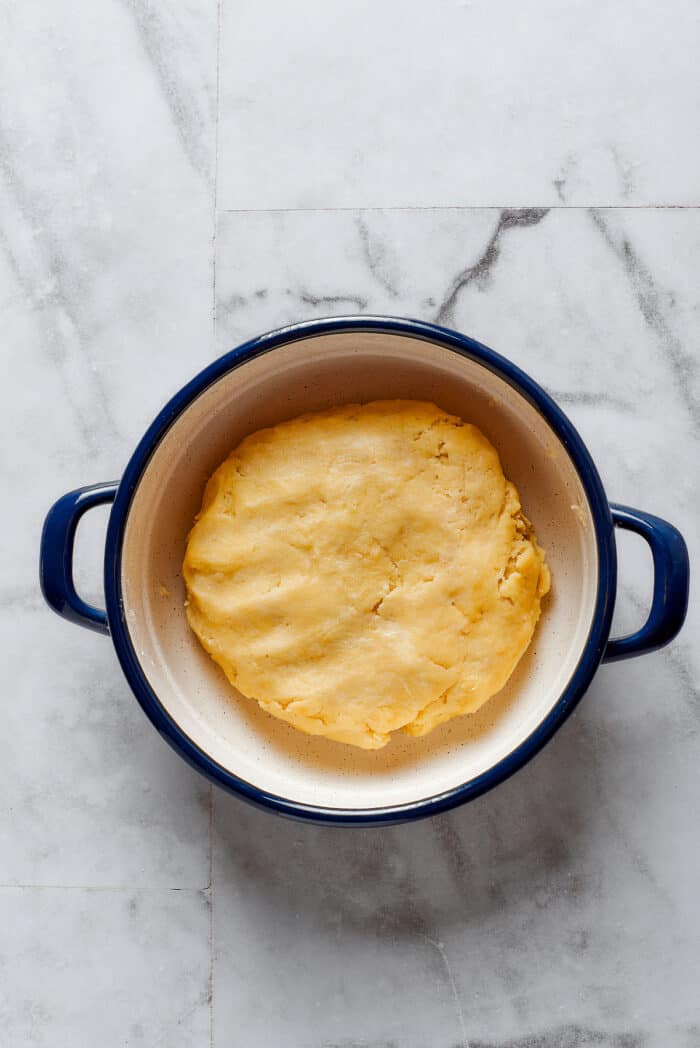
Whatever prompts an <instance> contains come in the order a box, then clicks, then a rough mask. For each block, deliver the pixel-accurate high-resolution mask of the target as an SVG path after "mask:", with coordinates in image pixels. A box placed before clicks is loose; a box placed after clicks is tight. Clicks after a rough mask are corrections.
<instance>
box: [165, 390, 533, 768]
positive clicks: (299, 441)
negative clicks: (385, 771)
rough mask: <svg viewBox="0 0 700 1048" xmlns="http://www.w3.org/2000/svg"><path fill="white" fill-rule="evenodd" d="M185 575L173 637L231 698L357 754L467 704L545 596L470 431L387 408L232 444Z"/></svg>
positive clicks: (510, 495) (470, 706)
mask: <svg viewBox="0 0 700 1048" xmlns="http://www.w3.org/2000/svg"><path fill="white" fill-rule="evenodd" d="M184 577H185V583H186V586H187V594H188V601H187V618H188V621H189V624H190V626H191V627H192V629H193V630H194V632H195V633H196V635H197V637H198V638H199V640H200V642H201V643H202V645H203V646H204V648H205V649H206V650H207V651H208V652H209V654H210V655H211V657H212V658H213V659H214V661H215V662H217V663H218V664H219V666H220V667H221V668H222V669H223V671H224V673H225V674H226V676H227V677H228V679H229V681H230V682H231V684H233V685H235V687H236V688H237V689H238V691H239V692H242V693H243V695H245V696H249V697H250V698H251V699H255V700H256V701H257V702H259V704H260V705H261V706H262V707H263V709H265V710H267V711H268V712H269V713H271V714H272V715H273V716H275V717H279V718H280V719H281V720H284V721H287V722H288V723H289V724H291V725H293V726H294V727H295V728H299V729H300V730H301V731H304V732H308V733H309V734H311V735H324V736H326V737H327V738H329V739H335V740H337V741H339V742H343V743H350V744H352V745H353V746H360V747H362V748H363V749H378V748H380V747H382V746H384V745H386V743H387V742H388V741H389V739H390V737H391V732H392V731H396V730H397V729H399V728H401V729H402V730H403V731H405V732H408V733H409V734H410V735H423V734H425V733H426V732H428V731H430V730H431V729H433V728H434V727H436V725H438V724H441V723H442V722H443V721H446V720H449V719H450V718H452V717H456V716H458V715H459V714H464V713H471V712H473V711H474V710H477V709H478V708H479V707H480V706H481V705H483V703H485V702H486V701H487V699H489V698H490V697H491V696H492V695H494V694H495V693H496V692H497V691H499V690H500V689H501V688H502V687H503V685H504V684H505V683H506V681H507V680H508V678H509V677H510V675H511V673H512V672H513V670H514V668H515V666H516V665H517V663H518V660H519V659H520V657H521V656H522V654H523V652H524V651H525V649H526V648H527V646H528V644H529V643H530V640H531V638H532V634H533V631H534V629H535V625H536V623H537V620H538V618H539V616H540V601H541V598H542V597H543V596H544V595H545V594H546V593H547V591H548V590H549V586H550V576H549V570H548V568H547V565H546V563H545V558H544V553H543V551H542V550H541V549H540V547H539V546H538V544H537V541H536V539H535V536H534V534H533V529H532V525H531V524H530V522H529V521H528V520H527V518H526V517H525V516H524V514H523V512H522V509H521V506H520V499H519V497H518V492H517V491H516V489H515V487H514V485H513V484H511V483H510V482H509V481H508V480H506V478H505V477H504V475H503V470H502V469H501V464H500V461H499V458H498V454H497V453H496V451H495V449H494V448H493V447H492V445H491V444H490V443H489V441H488V440H487V439H486V437H485V436H484V435H483V433H481V431H480V430H479V429H477V428H476V426H472V425H468V424H467V423H464V422H462V421H461V419H458V418H455V417H454V416H453V415H448V414H446V413H445V412H444V411H441V410H440V408H438V407H436V406H435V405H434V404H428V403H420V402H415V401H401V400H389V401H376V402H374V403H371V404H364V405H358V404H348V405H344V406H343V407H337V408H332V409H330V410H328V411H321V412H317V413H314V414H308V415H303V416H301V417H300V418H296V419H294V420H293V421H291V422H283V423H280V424H279V425H277V426H273V427H272V428H270V429H263V430H260V431H259V432H258V433H254V434H253V435H252V436H249V437H247V438H246V439H245V440H244V441H243V442H242V443H241V444H240V445H239V447H238V448H236V450H235V451H234V452H233V453H232V454H231V455H230V456H229V458H227V459H226V461H225V462H224V463H223V464H222V465H221V466H220V467H219V468H218V469H217V470H216V472H215V473H214V475H213V476H212V477H211V479H210V480H209V483H208V484H207V487H206V491H205V494H204V502H203V504H202V509H201V511H200V512H199V514H198V515H197V517H196V520H195V524H194V527H193V528H192V531H191V533H190V535H189V538H188V542H187V552H186V555H185V562H184Z"/></svg>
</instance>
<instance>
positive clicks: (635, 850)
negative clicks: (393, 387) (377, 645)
mask: <svg viewBox="0 0 700 1048" xmlns="http://www.w3.org/2000/svg"><path fill="white" fill-rule="evenodd" d="M0 14H1V17H2V22H3V25H4V32H3V46H2V61H0V233H1V237H2V239H1V241H0V246H1V247H2V250H1V251H0V303H1V306H2V311H1V316H2V353H3V357H4V366H3V374H4V376H5V377H4V380H3V383H2V387H1V388H0V397H1V398H2V411H1V414H0V418H1V420H2V423H1V424H2V443H1V445H0V447H1V448H2V454H1V455H0V475H1V476H2V482H3V491H4V493H5V494H4V514H3V524H2V550H3V565H4V567H3V573H2V583H1V586H0V617H1V620H2V636H3V649H4V652H5V656H4V658H5V667H6V668H5V676H4V679H5V686H4V689H3V704H2V709H3V730H2V739H3V747H2V760H1V761H0V1030H2V1033H1V1034H0V1042H2V1044H3V1045H7V1046H8V1048H23V1046H25V1045H26V1046H29V1045H40V1046H50V1048H76V1046H87V1048H93V1046H95V1048H97V1046H99V1048H117V1046H129V1048H132V1046H134V1048H137V1046H138V1048H141V1046H144V1048H157V1046H161V1048H205V1046H208V1048H211V1046H213V1048H457V1046H459V1048H467V1046H468V1048H583V1046H585V1048H587V1046H602V1048H656V1046H659V1048H698V1045H700V991H699V990H698V986H699V984H700V897H699V888H698V886H699V885H700V836H699V834H698V819H697V813H698V811H699V810H700V690H699V686H698V674H699V673H700V655H699V654H698V651H697V648H696V644H695V641H696V638H697V635H698V633H697V631H698V626H699V625H700V616H699V615H698V610H697V604H696V602H695V600H694V598H692V597H691V609H690V615H689V620H688V624H687V626H686V629H685V631H684V633H683V635H682V636H681V638H679V640H678V642H676V643H675V644H674V645H673V646H672V647H670V648H668V649H666V650H665V651H663V652H661V653H658V654H655V655H651V656H648V657H646V658H643V659H638V660H635V661H630V662H627V663H622V664H618V665H615V666H606V667H604V668H602V669H601V670H600V672H599V673H598V675H597V677H596V679H595V682H594V684H593V687H592V688H591V690H590V692H589V694H588V695H587V697H586V698H585V700H584V701H583V703H582V704H581V706H580V707H579V709H578V711H577V712H576V714H575V715H574V716H573V717H572V718H571V719H570V720H569V721H568V722H567V723H566V725H565V726H564V727H563V728H562V730H561V731H560V732H559V733H558V734H557V736H556V737H555V738H554V739H553V740H552V742H551V743H550V744H549V745H548V746H547V747H546V748H545V750H544V751H543V752H542V753H541V755H540V756H539V757H538V758H537V759H536V760H535V761H534V762H532V763H531V764H530V765H529V766H528V767H527V768H525V769H524V770H523V771H522V772H520V773H519V774H518V775H516V776H515V777H514V778H512V779H510V780H509V781H508V782H507V783H505V784H504V785H502V786H500V787H499V788H497V789H496V790H495V791H494V792H492V793H490V794H489V795H487V796H486V797H483V798H481V799H480V800H478V801H477V802H475V803H473V804H471V805H469V806H467V807H465V808H462V809H460V810H458V811H455V812H454V813H452V814H449V815H445V816H442V817H440V818H436V819H433V820H430V821H426V822H423V823H420V824H415V825H408V826H404V827H401V828H398V829H383V830H367V831H364V830H360V831H357V830H353V831H348V830H337V829H319V828H314V827H310V826H305V825H297V824H293V823H291V822H285V821H283V820H281V819H276V818H274V817H272V816H271V815H269V814H263V813H260V812H257V811H255V810H253V809H250V808H248V807H246V806H244V805H242V804H241V803H238V802H236V801H235V800H234V799H232V798H229V797H227V796H224V795H223V794H221V793H220V792H214V791H211V790H210V788H209V786H208V785H207V784H206V783H205V782H204V780H203V779H201V778H199V777H198V776H197V775H196V774H195V773H194V772H192V771H191V770H190V769H189V768H188V767H186V766H185V764H184V763H183V762H182V761H181V760H180V759H179V758H178V757H177V756H175V755H174V754H173V753H172V752H171V751H170V750H169V748H168V747H167V746H166V745H165V744H164V743H163V742H162V741H161V740H160V738H159V737H158V736H157V734H156V733H155V732H154V731H153V729H152V728H151V727H150V725H149V724H148V723H147V721H146V719H145V718H144V716H143V714H142V713H141V711H140V709H139V708H138V706H137V704H136V702H135V701H134V700H133V698H132V696H131V694H130V692H129V689H128V687H127V685H126V683H125V681H124V679H123V677H122V675H121V672H120V670H119V668H118V665H117V662H116V658H115V655H114V652H113V649H112V646H111V645H110V643H109V641H108V640H106V639H105V638H102V637H99V636H97V635H95V634H90V633H88V632H85V631H82V630H80V629H77V628H75V627H71V626H70V625H68V624H67V623H65V622H62V621H61V620H59V619H58V618H57V617H56V616H53V615H51V613H50V612H49V611H48V610H47V609H46V608H45V606H44V605H43V602H42V600H41V597H40V594H39V592H38V586H37V579H36V574H37V570H36V564H37V551H38V541H39V533H40V529H41V524H42V520H43V515H44V513H45V511H46V509H47V507H48V505H49V503H50V502H51V501H52V500H53V499H54V497H56V496H57V495H59V494H61V493H62V492H63V491H65V490H68V489H70V488H72V487H75V486H78V485H80V484H84V483H90V482H94V481H100V480H105V479H112V478H114V477H118V476H119V474H120V472H121V470H122V468H123V466H124V464H125V462H126V460H127V458H128V456H129V454H130V452H131V450H132V449H133V447H134V445H135V443H136V441H137V440H138V438H139V437H140V436H141V434H142V433H143V431H144V429H145V427H146V425H147V424H148V422H149V421H150V420H151V418H152V417H153V415H154V414H155V412H156V411H157V409H158V408H159V407H160V406H161V405H162V404H163V402H164V401H165V399H166V398H167V397H168V396H169V395H170V394H171V393H172V392H174V391H175V390H176V389H177V388H178V387H179V386H180V385H181V384H182V383H183V381H184V380H186V379H187V378H188V377H190V376H191V375H192V374H193V373H194V372H195V371H197V370H198V369H199V368H200V367H201V366H202V365H203V364H204V363H205V362H207V361H208V360H210V359H211V358H212V357H213V356H214V355H216V353H217V352H218V351H221V350H223V349H225V348H229V347H230V346H232V345H235V344H236V343H237V342H239V341H240V340H242V339H243V338H244V337H246V336H248V335H252V334H256V333H261V332H264V331H266V330H269V329H270V328H273V327H275V326H277V325H279V324H281V323H284V322H287V321H290V320H298V319H304V318H308V317H313V316H320V315H328V314H335V313H348V312H364V311H372V312H384V313H392V314H402V315H409V316H416V317H421V318H424V319H435V318H437V319H439V320H441V321H442V322H443V323H445V324H447V325H451V326H453V327H455V328H457V329H458V330H461V331H465V332H467V333H468V334H471V335H473V336H475V337H477V338H479V339H481V340H482V341H484V342H486V343H487V344H488V345H491V346H493V347H494V348H495V349H497V350H499V351H500V352H502V353H504V354H506V355H507V356H510V357H511V358H512V359H513V360H515V361H516V362H517V363H518V364H520V365H521V366H523V367H524V368H525V369H527V370H529V371H530V372H531V373H532V374H533V376H534V377H535V378H537V379H538V380H539V381H540V382H542V383H543V384H544V385H545V386H546V387H547V388H549V389H550V390H551V391H553V392H554V393H555V395H556V396H557V398H558V399H559V401H560V403H561V404H562V405H563V406H564V407H565V409H566V410H567V411H569V413H570V415H571V417H572V418H573V419H574V421H575V423H576V425H577V426H578V427H579V429H580V431H581V433H582V435H583V437H584V439H585V440H586V441H587V443H588V445H589V447H590V449H591V451H592V452H593V454H594V456H595V458H596V460H597V462H598V464H599V467H600V470H601V472H602V475H603V479H604V482H605V484H606V488H607V490H608V493H609V495H610V496H611V498H614V499H615V500H617V501H627V502H630V503H632V504H637V505H640V506H641V507H642V508H644V509H648V510H651V511H653V512H656V513H659V514H660V515H662V516H667V517H668V518H669V519H671V520H673V521H674V522H675V523H677V524H678V525H679V526H680V527H681V528H682V529H683V530H684V532H685V534H686V537H687V539H688V542H689V545H690V548H691V556H697V555H698V553H700V525H699V523H698V520H699V512H698V511H699V510H700V498H699V492H698V468H697V462H698V455H700V368H699V367H698V363H699V360H700V352H699V337H700V336H699V332H700V281H699V279H698V274H699V273H700V210H698V204H700V142H699V140H698V133H697V119H698V112H699V111H700V78H698V75H697V61H698V57H697V56H698V53H700V6H698V4H697V2H696V0H669V2H668V3H666V4H651V3H641V2H638V0H637V2H635V0H619V2H618V3H616V4H607V3H602V2H595V0H594V2H593V3H590V2H589V3H582V2H581V3H579V2H573V3H565V4H562V3H558V2H555V0H537V2H535V0H524V2H519V3H518V2H516V0H435V2H434V3H431V4H425V3H418V2H417V0H411V2H409V3H406V2H405V0H403V2H400V0H378V2H374V3H372V2H370V0H355V2H353V3H350V2H348V0H346V2H341V0H299V2H298V3H296V4H289V3H284V2H283V0H266V2H265V3H261V4H253V3H248V4H243V3H235V2H234V0H220V2H219V3H218V4H217V0H180V2H179V3H174V4H162V3H157V2H156V0H90V2H88V0H72V2H70V3H69V2H67V0H57V2H55V3H36V2H33V0H29V2H26V3H23V4H20V3H16V2H13V0H3V2H0ZM105 519H106V514H104V513H100V512H95V513H94V514H91V515H90V516H89V518H88V520H87V521H86V523H85V525H84V526H81V529H80V534H79V543H78V545H79V577H80V581H81V586H82V588H83V590H84V592H85V593H86V594H87V595H88V596H92V597H93V598H94V599H96V600H99V577H100V550H101V545H102V541H103V531H104V522H105ZM640 545H641V544H640V543H639V542H638V541H635V540H634V539H630V540H629V541H622V542H621V543H620V546H621V560H622V579H621V596H620V600H619V603H618V609H617V611H616V621H617V624H618V626H619V627H620V628H622V627H625V626H630V625H632V624H634V623H635V622H636V621H638V620H639V619H640V618H641V616H642V614H643V609H644V606H645V605H646V603H647V602H648V597H649V588H650V569H649V564H648V562H647V561H648V558H647V555H646V553H645V552H644V550H642V549H641V548H640Z"/></svg>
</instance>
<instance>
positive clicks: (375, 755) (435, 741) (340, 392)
mask: <svg viewBox="0 0 700 1048" xmlns="http://www.w3.org/2000/svg"><path fill="white" fill-rule="evenodd" d="M380 398H409V399H416V400H432V401H434V402H435V403H436V404H438V405H439V406H440V407H442V408H444V409H446V410H447V411H450V412H453V413H454V414H456V415H459V416H461V417H462V418H463V419H465V420H467V421H469V422H473V423H475V424H476V425H477V426H479V427H480V428H481V429H482V430H483V431H484V433H485V434H486V435H487V436H488V437H489V439H490V440H491V441H492V443H493V444H494V445H495V447H496V448H497V449H498V451H499V453H500V456H501V460H502V463H503V468H504V471H505V473H506V475H507V476H508V477H509V478H510V479H512V480H513V481H514V482H515V484H516V485H517V487H518V490H519V492H520V495H521V498H522V502H523V505H524V508H525V511H526V513H527V515H528V516H529V517H530V518H531V519H532V521H533V522H534V524H535V528H536V532H537V536H538V539H539V541H540V543H541V544H542V546H543V547H544V548H545V550H546V552H547V557H548V561H549V564H550V566H551V570H552V578H553V587H552V593H551V595H550V597H549V598H548V599H547V601H546V606H545V611H544V613H543V616H542V618H541V620H540V623H539V625H538V628H537V631H536V633H535V637H534V640H533V643H532V645H531V648H530V650H529V651H528V653H527V654H526V655H525V657H524V658H523V659H522V661H521V663H520V665H519V666H518V668H517V670H516V672H515V673H514V675H513V677H512V678H511V680H510V681H509V683H508V685H507V686H506V688H505V689H504V690H503V691H502V692H501V693H500V694H499V695H498V696H496V697H495V698H493V699H492V700H491V701H490V702H488V703H487V704H486V705H485V706H484V707H483V708H482V709H481V710H480V711H479V712H478V713H477V714H475V715H472V716H466V717H461V718H458V719H456V720H454V721H452V722H450V723H448V724H446V725H443V726H442V727H440V728H438V729H437V730H436V731H434V732H433V733H432V734H430V735H427V736H425V737H423V738H420V739H414V738H410V737H409V736H406V735H404V734H402V733H397V734H396V735H395V737H394V738H393V739H392V742H391V743H390V744H389V745H388V746H387V747H386V748H385V749H382V750H378V751H371V752H365V751H361V750H358V749H355V748H353V747H349V746H343V745H341V744H339V743H334V742H329V741H327V740H324V739H320V738H312V737H310V736H307V735H303V734H302V733H301V732H298V731H296V730H295V729H294V728H291V727H289V726H287V725H286V724H283V723H282V722H281V721H278V720H275V719H274V718H273V717H271V716H270V715H268V714H266V713H263V712H262V711H261V710H260V708H259V707H258V705H257V703H255V702H254V701H252V700H251V699H249V698H246V697H244V696H241V695H240V694H238V693H237V692H236V691H234V690H233V689H232V687H231V686H230V685H229V683H228V682H227V680H226V679H225V677H224V675H223V673H222V672H221V671H220V670H219V669H218V667H217V666H216V665H215V664H214V663H213V662H212V661H211V659H210V658H209V657H208V656H207V655H206V654H205V652H204V651H203V650H202V649H201V647H200V646H199V643H198V642H197V640H196V638H195V636H194V634H193V633H192V632H191V631H190V629H189V627H188V625H187V621H186V618H185V613H184V600H185V591H184V586H183V581H182V574H181V567H182V558H183V555H184V550H185V540H186V536H187V533H188V531H189V529H190V527H191V524H192V520H193V518H194V515H195V513H196V512H197V510H198V509H199V506H200V503H201V498H202V491H203V488H204V484H205V482H206V480H207V478H208V476H209V475H210V474H211V473H212V471H213V470H214V469H215V467H216V466H218V464H219V463H220V462H221V461H222V460H223V459H224V458H225V457H226V455H227V454H228V453H229V451H231V450H232V449H233V448H234V447H235V446H236V445H237V444H238V443H239V441H240V440H241V439H242V438H243V437H244V436H246V435H247V434H249V433H252V432H254V431H255V430H257V429H260V428H261V427H263V426H268V425H270V424H272V423H274V422H278V421H281V420H283V419H288V418H293V417H294V416H296V415H299V414H301V413H302V412H304V411H310V410H315V409H319V408H323V407H327V406H330V405H333V404H339V403H348V402H352V401H369V400H375V399H380ZM122 586H123V592H124V605H125V610H126V616H127V622H128V627H129V632H130V636H131V638H132V642H133V645H134V648H135V650H136V652H137V654H138V657H139V659H140V661H141V664H142V667H143V670H144V672H145V674H146V676H147V678H148V680H149V682H150V684H151V686H152V688H153V689H154V691H155V692H156V694H157V695H158V697H159V699H160V701H161V703H162V704H163V706H164V707H165V708H166V709H167V710H168V712H169V713H170V715H171V716H172V717H173V718H174V720H175V721H176V722H177V723H178V724H179V726H180V727H181V728H182V730H183V731H184V732H185V733H186V734H187V735H188V736H189V737H190V738H191V739H192V740H193V741H194V742H195V743H196V744H197V745H198V746H199V747H200V748H201V749H202V750H203V751H205V753H207V754H208V755H209V756H210V757H212V758H213V759H214V760H216V761H217V762H218V763H219V764H221V765H223V767H225V768H227V769H228V770H229V771H231V772H232V773H234V774H235V775H237V776H239V777H240V778H242V779H244V780H246V781H247V782H249V783H251V784H253V785H254V786H256V787H258V788H259V789H261V790H264V791H266V792H270V793H273V794H277V795H279V796H282V797H285V798H287V799H289V800H293V801H297V802H301V803H306V804H313V805H322V806H327V807H338V808H355V809H370V808H374V807H379V806H387V805H398V804H406V803H410V802H413V801H418V800H420V799H423V798H426V797H430V796H434V795H436V794H440V793H442V792H444V791H446V790H449V789H452V788H453V787H455V786H457V785H459V784H461V783H464V782H466V781H468V780H470V779H472V778H473V777H474V776H476V775H479V774H480V773H482V772H484V771H486V770H487V769H488V768H490V767H492V766H493V765H495V764H496V763H497V762H498V761H500V760H501V759H502V758H503V757H505V756H506V755H507V754H509V753H511V752H512V751H513V750H514V749H515V748H516V747H517V746H518V745H519V744H520V743H521V742H523V740H525V739H526V738H527V736H529V735H530V734H531V732H533V731H534V730H535V729H536V728H537V726H538V725H539V724H540V722H541V721H542V720H543V718H544V717H545V716H546V715H547V713H548V712H549V711H550V710H551V709H552V707H553V706H554V705H555V704H556V702H557V700H558V699H559V697H560V696H561V694H562V692H563V691H564V689H565V687H566V684H567V682H568V681H569V679H570V678H571V676H572V674H573V672H574V670H575V667H576V665H577V663H578V660H579V658H580V656H581V653H582V650H583V648H584V646H585V643H586V639H587V636H588V633H589V630H590V626H591V619H592V616H593V613H594V604H595V597H596V587H597V551H596V543H595V535H594V530H593V524H592V519H591V514H590V510H589V508H588V504H587V501H586V497H585V494H584V491H583V488H582V486H581V483H580V480H579V477H578V475H577V473H576V471H575V469H574V467H573V465H572V463H571V460H570V459H569V456H568V455H567V453H566V451H565V450H564V448H563V446H562V445H561V444H560V442H559V440H558V438H557V437H556V436H555V434H554V433H553V431H552V430H551V429H550V427H549V426H548V424H547V423H546V422H545V421H544V419H543V418H542V417H541V415H540V414H539V413H538V412H537V410H536V409H535V408H533V407H532V405H531V404H530V403H529V402H528V401H527V400H525V398H524V397H523V396H521V395H520V394H519V393H518V392H517V391H516V390H514V389H513V388H512V387H511V386H510V385H509V384H508V383H507V382H505V381H504V380H503V379H502V378H500V377H499V376H498V375H496V374H494V373H492V372H491V371H489V370H488V369H486V368H485V367H483V366H482V365H480V364H478V363H476V362H473V361H471V360H469V359H467V358H465V357H462V356H461V355H459V354H457V353H454V352H452V351H450V350H447V349H445V348H444V347H441V346H437V345H435V344H433V343H431V342H428V341H424V340H422V339H417V338H413V337H408V336H405V335H399V334H393V333H392V334H390V333H384V332H378V331H371V332H357V333H352V332H339V333H334V334H329V335H322V336H315V337H312V338H307V339H305V340H303V341H298V342H295V343H293V344H289V345H287V346H284V347H282V348H279V349H275V350H273V351H271V352H268V353H266V354H264V355H261V356H259V357H257V358H255V359H254V360H252V361H249V362H247V363H245V364H244V365H243V366H241V367H238V368H237V369H235V370H234V371H231V372H229V373H228V374H227V375H225V376H224V377H223V378H221V379H219V380H218V381H217V382H216V383H215V384H214V385H212V386H210V387H209V388H208V389H207V390H206V391H205V392H204V393H202V394H200V395H199V397H198V398H197V399H196V400H195V401H193V403H192V404H191V405H190V406H189V407H188V408H187V409H186V410H185V411H184V412H183V413H182V414H181V415H180V416H179V418H178V419H177V421H176V422H175V423H174V425H173V426H172V427H171V429H170V430H169V431H168V433H167V434H166V436H165V437H164V439H163V440H162V441H161V443H160V444H159V446H158V447H157V449H156V450H155V452H154V454H153V456H152V457H151V459H150V461H149V464H148V466H147V468H146V470H145V472H144V474H143V476H142V477H141V480H140V482H139V485H138V487H137V490H136V492H135V495H134V498H133V501H132V505H131V508H130V511H129V515H128V520H127V525H126V530H125V537H124V547H123V559H122Z"/></svg>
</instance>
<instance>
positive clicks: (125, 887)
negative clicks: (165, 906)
mask: <svg viewBox="0 0 700 1048" xmlns="http://www.w3.org/2000/svg"><path fill="white" fill-rule="evenodd" d="M208 890H209V889H208V887H207V888H204V889H202V888H193V887H192V886H190V885H188V886H187V887H184V888H177V887H172V886H169V885H167V884H166V885H164V886H163V887H162V888H157V887H156V888H153V887H139V886H138V885H136V886H134V885H133V884H0V892H1V891H25V892H29V891H38V892H41V891H67V892H132V893H134V892H136V893H138V894H140V895H146V894H151V895H154V894H162V893H163V892H191V893H192V895H201V894H202V891H205V892H206V891H208Z"/></svg>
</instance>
